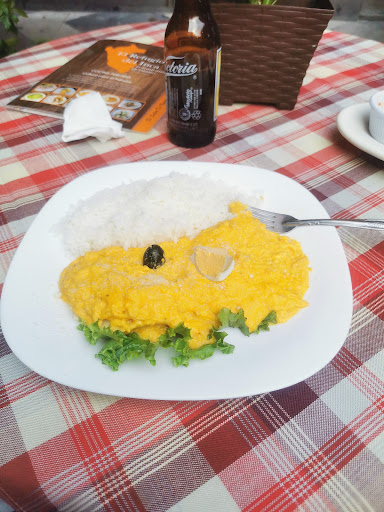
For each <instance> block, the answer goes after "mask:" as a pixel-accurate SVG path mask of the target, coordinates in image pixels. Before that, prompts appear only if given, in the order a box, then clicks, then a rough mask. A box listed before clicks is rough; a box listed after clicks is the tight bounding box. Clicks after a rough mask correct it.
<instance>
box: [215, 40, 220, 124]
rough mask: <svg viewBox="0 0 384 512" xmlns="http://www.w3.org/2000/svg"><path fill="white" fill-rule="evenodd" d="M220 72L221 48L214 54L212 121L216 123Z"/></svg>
mask: <svg viewBox="0 0 384 512" xmlns="http://www.w3.org/2000/svg"><path fill="white" fill-rule="evenodd" d="M220 70H221V48H218V50H217V54H216V77H215V111H214V120H215V121H216V119H217V116H218V111H219V89H220Z"/></svg>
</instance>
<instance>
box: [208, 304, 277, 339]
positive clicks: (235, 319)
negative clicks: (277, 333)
mask: <svg viewBox="0 0 384 512" xmlns="http://www.w3.org/2000/svg"><path fill="white" fill-rule="evenodd" d="M218 317H219V320H220V322H221V327H237V328H238V329H240V331H241V332H242V333H243V334H245V335H246V336H249V335H250V331H249V328H248V326H247V325H246V323H245V322H246V320H247V319H246V318H245V316H244V311H243V310H242V309H239V311H238V312H237V313H232V312H231V310H230V309H228V308H222V310H221V311H220V313H219V315H218ZM276 323H277V317H276V313H275V311H271V312H270V313H269V314H268V315H267V316H266V317H265V318H264V320H263V321H262V322H261V323H260V324H259V325H258V326H257V328H256V330H255V331H253V333H255V334H258V333H259V332H260V331H269V325H270V324H276Z"/></svg>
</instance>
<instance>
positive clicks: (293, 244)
mask: <svg viewBox="0 0 384 512" xmlns="http://www.w3.org/2000/svg"><path fill="white" fill-rule="evenodd" d="M230 208H231V211H232V213H234V214H235V216H234V217H233V218H232V219H230V220H226V221H223V222H220V223H218V224H217V225H215V226H213V227H210V228H208V229H204V230H203V231H201V232H200V233H199V234H198V235H197V236H195V237H194V238H193V239H189V238H186V237H184V238H180V239H179V240H178V241H177V242H161V241H156V242H155V243H159V245H160V246H161V248H162V249H163V251H164V262H163V264H162V265H161V266H159V267H157V268H154V269H151V268H148V267H147V266H145V265H143V255H144V252H145V249H146V248H145V247H139V248H130V249H128V250H124V249H123V248H121V247H108V248H105V249H102V250H99V251H90V252H87V253H86V254H85V255H83V256H81V257H79V258H77V259H75V260H74V261H73V262H72V263H71V264H70V265H69V266H68V267H67V268H65V269H64V270H63V272H62V274H61V277H60V291H61V295H62V298H63V300H64V301H65V302H67V303H68V304H69V305H70V306H71V308H72V310H73V311H74V313H75V314H76V315H77V316H78V317H79V318H80V319H81V321H82V327H81V328H82V330H84V333H85V334H86V337H87V339H88V341H91V342H96V340H97V339H98V338H99V337H101V338H102V337H103V335H105V333H107V334H108V336H107V337H108V339H109V340H110V342H111V343H110V345H109V346H108V347H107V348H108V350H109V352H108V354H107V355H108V357H110V355H111V350H112V348H113V350H114V351H115V352H114V354H113V358H115V359H117V360H118V362H117V363H116V364H110V366H111V367H112V368H113V369H117V367H118V364H120V363H121V362H122V360H124V359H131V358H133V357H138V355H137V354H135V355H132V354H131V353H130V352H129V351H128V350H127V351H126V352H127V353H126V354H124V353H123V352H124V350H123V349H124V347H127V346H128V344H129V343H131V345H130V346H131V347H133V345H132V343H133V342H134V343H136V344H137V343H139V342H141V341H143V340H144V344H145V346H144V348H143V349H142V351H144V353H145V352H146V351H147V353H149V352H151V348H152V347H151V345H154V346H155V345H156V344H157V343H158V342H159V340H160V341H162V346H163V347H166V346H171V342H170V341H169V340H171V339H172V340H173V342H175V340H181V339H183V344H182V345H183V347H182V348H183V350H182V351H181V349H180V350H179V349H178V350H177V351H176V352H177V353H178V354H179V355H180V354H181V355H183V354H184V356H185V357H186V359H183V358H182V359H181V360H179V363H180V364H185V363H186V364H185V365H187V363H188V360H189V358H190V357H192V356H191V354H193V351H194V350H196V351H197V352H196V354H202V355H204V354H208V355H206V357H208V356H209V355H212V354H211V351H210V347H206V346H207V345H215V344H216V345H217V343H219V345H220V347H219V348H221V350H222V351H223V352H227V353H228V352H230V350H225V349H222V346H223V341H222V338H223V336H222V337H221V338H220V336H219V335H217V334H216V330H217V329H220V327H222V326H223V325H227V326H228V325H229V326H231V325H233V326H239V327H241V326H242V327H243V328H242V331H243V332H244V333H245V334H247V333H248V329H249V332H250V333H252V332H255V331H256V332H257V330H258V327H259V326H260V325H263V321H264V320H265V319H266V318H267V319H268V318H269V319H270V321H271V322H273V323H276V322H277V323H282V322H286V321H287V320H289V319H290V318H291V317H292V316H293V315H295V314H296V313H297V312H299V311H300V310H301V309H302V308H304V307H306V306H307V302H306V301H305V300H304V298H303V297H304V295H305V292H306V291H307V289H308V283H309V268H308V264H309V262H308V259H307V257H306V255H305V254H304V253H303V251H302V249H301V246H300V244H299V243H298V242H297V241H296V240H293V239H291V238H289V237H287V236H281V235H279V234H276V233H272V232H270V231H267V229H266V228H265V226H264V225H263V224H262V223H261V222H259V221H258V220H257V219H255V218H254V217H252V215H251V213H250V212H249V211H247V210H246V209H245V207H244V205H241V204H240V203H233V204H231V206H230ZM196 247H197V248H201V247H203V248H208V251H209V248H214V249H215V250H216V252H215V251H213V252H214V255H213V256H212V258H213V259H211V260H210V261H208V260H206V259H204V257H205V254H202V256H201V255H200V260H201V261H202V262H203V263H204V262H205V264H206V265H208V267H209V268H210V271H211V273H214V268H213V267H214V266H215V261H218V262H219V266H220V265H221V262H224V260H225V258H224V256H223V254H224V253H223V250H224V252H225V253H226V254H227V255H228V257H229V258H230V261H231V262H232V261H233V263H232V266H231V269H229V271H228V272H227V274H228V275H226V276H225V278H224V279H223V280H212V279H210V278H207V277H206V274H204V271H202V268H201V266H202V265H203V263H202V264H200V268H199V266H197V265H196V261H195V260H194V258H193V254H194V251H195V248H196ZM217 249H220V250H221V251H222V252H220V251H217ZM216 253H217V257H218V258H219V260H217V259H216V260H215V258H216V256H215V255H216ZM208 256H209V257H211V254H210V253H209V252H208ZM226 261H227V263H225V265H226V267H228V266H229V260H228V258H227V260H226ZM223 311H224V312H226V315H227V316H226V318H227V320H226V321H223V314H221V316H220V313H223ZM228 315H229V316H228ZM269 315H270V316H269ZM271 315H272V316H271ZM228 318H229V319H230V320H229V321H228ZM242 319H243V320H242ZM231 322H232V323H231ZM244 322H245V325H244ZM267 325H268V322H267V324H266V325H265V327H267ZM181 326H182V327H183V328H184V332H182V331H180V327H181ZM178 328H179V333H181V334H178V332H177V329H178ZM175 329H176V331H175ZM120 332H121V333H124V334H125V335H126V336H128V338H127V339H129V340H131V341H130V342H126V343H125V345H124V342H123V336H122V335H121V333H120ZM93 333H95V338H94V339H93V341H92V335H93ZM114 333H115V335H114ZM116 333H118V336H121V337H120V338H119V337H118V336H117V335H116ZM133 333H136V334H133ZM130 335H131V336H130ZM224 335H225V334H224ZM132 340H133V341H132ZM167 340H168V341H167ZM116 343H117V344H118V345H117V346H116ZM113 344H115V346H113ZM119 344H120V345H119ZM179 345H180V343H179ZM224 345H228V344H224ZM135 346H136V345H135ZM173 346H174V348H175V346H176V344H175V343H173ZM119 347H120V348H119ZM178 347H179V346H178ZM204 347H206V348H204ZM132 350H133V349H132ZM199 350H200V352H199ZM116 351H117V352H116ZM139 351H140V350H139ZM106 352H107V350H106V349H105V351H104V356H105V357H104V359H103V357H102V359H103V362H104V363H106V364H109V362H108V360H107V359H108V357H107V356H106V355H105V354H106ZM128 352H129V353H128ZM152 352H153V351H152ZM100 357H101V356H100ZM198 357H200V358H201V359H203V358H205V357H203V356H200V355H199V356H198ZM119 358H120V360H119ZM147 358H148V359H151V357H147ZM151 362H152V364H153V361H151Z"/></svg>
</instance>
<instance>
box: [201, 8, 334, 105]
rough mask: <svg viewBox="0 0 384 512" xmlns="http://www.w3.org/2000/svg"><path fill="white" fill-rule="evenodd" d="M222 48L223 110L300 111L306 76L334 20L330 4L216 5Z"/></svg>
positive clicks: (213, 10) (214, 12)
mask: <svg viewBox="0 0 384 512" xmlns="http://www.w3.org/2000/svg"><path fill="white" fill-rule="evenodd" d="M211 9H212V12H213V15H214V17H215V19H216V22H217V24H218V26H219V30H220V34H221V42H222V48H223V52H222V68H221V80H220V104H221V105H232V103H234V102H244V103H266V104H271V105H275V106H276V107H277V108H279V109H286V110H292V109H293V108H294V107H295V104H296V101H297V97H298V95H299V92H300V87H301V84H302V82H303V78H304V75H305V73H306V70H307V68H308V66H309V63H310V61H311V58H312V56H313V54H314V51H315V50H316V47H317V45H318V42H319V41H320V38H321V36H322V34H323V32H324V30H325V29H326V27H327V25H328V22H329V20H330V19H331V17H332V15H333V12H334V10H333V7H332V5H331V4H330V3H329V1H328V0H278V5H276V4H275V5H271V6H266V5H250V4H238V3H231V2H225V0H224V2H223V0H221V1H220V3H213V2H212V3H211Z"/></svg>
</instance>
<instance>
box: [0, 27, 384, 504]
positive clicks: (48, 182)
mask: <svg viewBox="0 0 384 512" xmlns="http://www.w3.org/2000/svg"><path fill="white" fill-rule="evenodd" d="M164 28H165V25H164V24H156V23H155V24H142V25H134V26H123V27H117V28H112V29H107V30H100V31H96V32H92V33H87V34H81V35H76V36H72V37H69V38H65V39H61V40H57V41H52V42H50V43H47V44H44V45H41V46H37V47H35V48H33V49H29V50H26V51H23V52H21V53H19V54H17V55H14V56H12V57H10V58H7V59H5V60H3V61H1V63H0V71H1V87H0V101H1V105H2V106H4V105H5V104H6V103H7V102H8V101H9V100H10V99H11V98H12V97H15V96H16V95H18V94H20V93H21V92H23V90H25V89H28V88H29V87H30V86H31V85H33V84H34V83H35V82H37V81H38V80H40V79H42V78H43V77H44V76H46V75H47V74H48V73H49V72H51V71H53V70H54V69H55V68H56V67H58V66H60V65H62V64H64V63H65V62H66V61H67V60H68V59H70V58H71V57H73V56H75V55H76V54H77V53H79V52H80V51H81V50H83V49H84V48H86V47H88V46H90V45H91V44H92V43H93V42H94V41H96V40H98V39H104V38H111V39H113V38H117V39H124V40H130V41H138V42H144V43H156V44H159V45H160V44H161V43H162V39H163V32H164ZM383 69H384V45H382V44H380V43H377V42H374V41H369V40H361V39H358V38H355V37H353V36H349V35H345V34H339V33H334V32H328V33H326V34H325V35H324V37H323V38H322V40H321V42H320V45H319V47H318V49H317V51H316V53H315V57H314V59H313V60H312V63H311V65H310V68H309V70H308V72H307V75H306V78H305V81H304V84H303V87H302V90H301V94H300V97H299V101H298V104H297V106H296V108H295V110H293V111H292V112H286V111H277V110H276V109H275V108H272V107H266V106H256V105H240V104H237V105H234V106H233V107H220V117H219V120H218V134H217V137H216V139H215V141H214V143H213V144H211V145H210V146H207V147H205V148H202V149H181V148H178V147H175V146H173V145H171V144H170V143H169V142H168V140H167V136H166V128H165V120H164V119H162V120H161V121H160V122H159V123H158V124H157V125H156V127H155V129H153V130H152V131H151V132H150V133H149V134H145V135H143V134H137V133H134V134H129V135H127V137H125V138H122V139H116V140H113V141H110V142H107V143H105V144H101V143H99V142H97V141H96V140H85V141H80V142H76V143H70V144H65V143H63V142H62V141H61V130H62V123H61V121H59V120H56V119H52V118H48V117H40V116H36V115H26V114H21V113H16V112H10V111H7V110H5V108H1V110H0V158H1V169H0V183H1V188H0V190H1V208H0V224H1V227H0V236H1V238H0V274H1V278H0V280H1V283H3V281H4V276H5V274H6V271H7V268H8V266H9V263H10V261H11V259H12V257H13V255H14V253H15V251H16V249H17V247H18V245H19V243H20V240H21V239H22V237H23V235H24V233H25V232H26V230H27V229H28V227H29V226H30V224H31V222H32V221H33V219H34V217H35V216H36V214H37V213H38V212H39V210H40V209H41V207H42V206H43V205H44V203H45V202H46V201H47V200H48V199H49V198H50V197H51V196H52V194H53V193H54V192H56V191H57V190H58V189H59V188H60V187H62V186H63V185H65V184H66V183H68V182H69V181H71V180H73V179H74V178H75V177H77V176H80V175H81V174H84V173H86V172H88V171H90V170H92V169H96V168H99V167H102V166H105V165H107V164H109V165H110V164H114V163H121V162H134V161H140V160H154V161H156V160H180V161H184V160H196V161H211V162H225V163H241V164H246V165H250V166H258V167H263V168H266V169H269V170H271V171H275V172H278V173H282V174H285V175H287V176H289V177H291V178H293V179H294V180H297V181H298V182H299V183H301V184H302V185H304V186H305V187H306V188H307V189H308V190H310V191H311V192H312V193H313V194H314V195H315V196H316V197H317V198H318V199H319V200H320V201H321V203H322V204H323V206H324V207H325V208H326V209H327V211H328V212H329V214H330V215H331V216H332V217H334V218H348V217H355V218H384V204H383V198H384V172H383V168H384V163H383V162H382V161H381V160H377V159H376V158H374V157H371V156H369V155H367V154H366V153H364V152H362V151H361V150H359V149H357V148H356V147H354V146H352V145H351V144H349V143H348V142H347V141H346V140H345V139H343V137H342V136H341V135H340V134H339V133H338V130H337V128H336V117H337V114H338V113H339V112H340V111H341V110H342V109H343V108H344V107H347V106H349V105H352V104H357V103H361V102H365V101H367V100H368V99H369V97H370V96H371V94H372V93H373V92H374V91H375V90H378V89H380V88H384V78H383ZM338 233H339V235H340V237H341V239H342V242H343V244H344V248H345V252H346V255H347V258H348V262H349V268H350V272H351V276H352V282H353V292H354V314H353V320H352V324H351V328H350V334H349V337H348V339H347V340H346V342H345V344H344V346H343V348H342V349H341V350H340V352H339V353H338V354H337V356H336V357H335V358H334V359H333V360H332V361H331V362H330V363H329V364H328V365H327V366H326V367H325V368H324V369H323V370H321V371H320V372H319V373H317V374H316V375H314V376H313V377H311V378H309V379H307V380H306V381H304V382H301V383H300V384H297V385H295V386H292V387H291V388H288V389H283V390H280V391H276V392H273V393H268V394H265V395H258V396H250V397H245V398H239V399H233V400H221V401H206V402H169V401H148V400H133V399H122V398H118V397H113V396H104V395H97V394H93V393H87V392H83V391H79V390H76V389H71V388H69V387H65V386H62V385H58V384H57V383H55V382H52V381H49V380H47V379H45V378H43V377H41V376H39V375H37V374H36V373H34V372H33V371H31V370H30V369H29V368H27V367H26V366H24V365H23V364H22V363H21V362H20V361H19V360H18V359H17V358H16V357H15V356H14V355H13V354H12V352H11V351H10V349H9V348H8V346H7V343H6V341H5V340H4V338H3V337H1V338H0V376H1V377H0V379H1V380H0V393H1V394H0V439H1V441H0V464H1V466H0V497H1V498H3V500H5V501H6V502H7V503H8V504H9V505H10V506H11V507H12V508H13V509H15V510H23V511H31V512H32V511H37V512H44V511H54V510H60V511H79V512H84V511H90V512H94V511H96V510H108V511H117V510H119V511H120V510H129V511H131V510H132V511H151V512H162V511H165V510H170V511H172V512H176V511H178V512H179V511H180V512H205V511H209V512H210V511H212V512H216V511H218V512H237V511H239V510H242V511H250V510H256V511H263V512H264V511H265V512H267V511H269V512H272V511H275V512H280V511H288V510H289V511H292V510H300V511H316V512H318V511H327V512H328V511H351V512H352V511H353V512H360V511H372V510H374V511H378V512H380V511H383V510H384V415H383V408H384V350H383V347H384V329H383V319H384V298H383V284H384V275H383V267H384V237H383V233H382V232H374V231H368V230H366V231H364V230H354V231H353V230H347V229H341V228H339V230H338ZM325 250H326V248H325ZM330 286H332V283H330ZM335 315H337V311H335ZM20 321H22V319H20Z"/></svg>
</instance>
